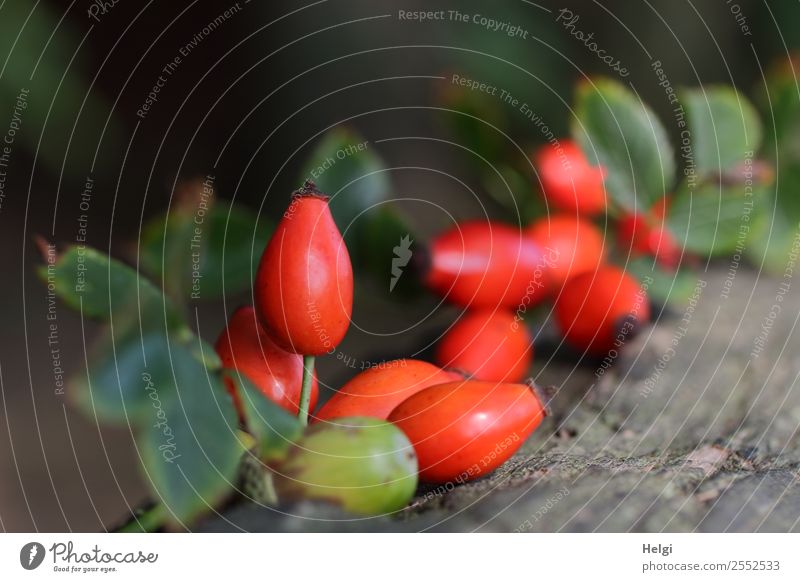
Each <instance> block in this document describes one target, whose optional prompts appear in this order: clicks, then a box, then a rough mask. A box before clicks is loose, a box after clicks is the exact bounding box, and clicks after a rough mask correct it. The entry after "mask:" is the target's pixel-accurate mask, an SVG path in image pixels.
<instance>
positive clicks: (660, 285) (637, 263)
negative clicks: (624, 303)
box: [625, 257, 706, 307]
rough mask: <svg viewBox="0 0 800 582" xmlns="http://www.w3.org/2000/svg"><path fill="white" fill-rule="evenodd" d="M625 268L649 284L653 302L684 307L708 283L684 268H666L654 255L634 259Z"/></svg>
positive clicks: (648, 292)
mask: <svg viewBox="0 0 800 582" xmlns="http://www.w3.org/2000/svg"><path fill="white" fill-rule="evenodd" d="M625 270H626V271H628V272H629V273H630V274H631V275H633V276H634V277H637V278H638V279H639V281H641V282H642V285H643V286H644V285H646V286H647V296H648V297H649V298H650V299H651V300H652V301H653V302H655V303H660V304H670V305H673V306H675V307H683V306H684V305H685V304H686V302H687V301H688V300H689V299H690V298H691V297H692V296H693V295H696V294H699V293H701V292H702V289H703V288H704V287H705V285H706V283H705V281H702V280H700V279H698V278H697V276H696V274H695V273H693V272H691V271H689V270H687V269H684V268H680V269H678V270H676V271H670V270H667V269H664V268H663V267H661V266H659V265H658V264H657V263H656V262H655V260H654V259H653V258H652V257H639V258H636V259H633V260H631V261H629V262H628V263H626V265H625Z"/></svg>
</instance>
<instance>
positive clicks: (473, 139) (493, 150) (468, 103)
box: [438, 77, 510, 165]
mask: <svg viewBox="0 0 800 582" xmlns="http://www.w3.org/2000/svg"><path fill="white" fill-rule="evenodd" d="M451 78H452V77H449V78H448V80H447V81H448V84H447V85H446V86H445V87H444V88H443V90H442V91H440V92H439V95H438V101H439V102H440V103H441V105H442V107H444V108H446V109H447V110H448V113H446V114H445V116H444V118H445V120H446V122H447V125H448V127H449V128H450V130H451V131H452V132H453V134H454V137H455V139H454V141H455V142H456V143H457V144H458V145H460V146H461V147H463V148H465V151H464V152H463V155H464V159H465V160H467V163H469V164H471V165H475V164H481V165H482V164H484V162H483V161H482V160H481V159H480V158H483V159H484V160H486V163H489V164H492V165H494V164H498V163H502V162H503V161H504V160H507V159H508V149H509V145H510V144H509V143H508V140H507V138H506V137H505V136H504V135H503V133H507V132H508V117H507V115H506V114H505V112H504V110H503V108H502V107H501V104H500V101H499V100H498V98H497V97H492V96H489V95H486V94H485V93H481V92H479V91H472V90H469V89H467V88H465V87H461V86H459V85H456V84H452V83H451V82H450V80H451Z"/></svg>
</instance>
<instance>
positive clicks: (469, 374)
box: [445, 367, 475, 380]
mask: <svg viewBox="0 0 800 582" xmlns="http://www.w3.org/2000/svg"><path fill="white" fill-rule="evenodd" d="M445 371H447V372H451V373H453V374H458V375H459V376H461V377H462V378H464V380H473V379H474V378H475V375H474V374H472V372H468V371H467V370H465V369H464V368H451V367H446V368H445Z"/></svg>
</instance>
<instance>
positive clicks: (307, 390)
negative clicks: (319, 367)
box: [297, 356, 314, 426]
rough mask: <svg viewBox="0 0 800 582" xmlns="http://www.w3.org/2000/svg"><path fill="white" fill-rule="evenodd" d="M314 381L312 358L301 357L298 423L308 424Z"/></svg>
mask: <svg viewBox="0 0 800 582" xmlns="http://www.w3.org/2000/svg"><path fill="white" fill-rule="evenodd" d="M313 380H314V356H303V386H302V388H301V389H300V412H299V413H298V414H297V417H298V418H299V419H300V423H301V424H302V425H303V426H305V425H307V424H308V405H309V404H310V403H311V384H312V382H313Z"/></svg>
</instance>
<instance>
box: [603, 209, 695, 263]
mask: <svg viewBox="0 0 800 582" xmlns="http://www.w3.org/2000/svg"><path fill="white" fill-rule="evenodd" d="M617 242H618V244H619V246H620V250H621V251H622V252H623V253H626V252H628V251H629V252H630V254H631V255H632V256H637V255H649V256H653V257H655V258H656V261H658V263H659V264H660V265H662V266H664V267H669V268H675V267H677V266H678V264H679V263H680V260H681V248H680V246H679V245H678V243H677V241H676V240H675V237H673V236H672V233H671V232H669V230H668V229H667V227H666V226H665V224H664V221H663V217H658V216H657V215H656V214H655V213H654V212H651V213H649V214H626V215H624V216H622V217H621V218H620V220H619V222H618V223H617Z"/></svg>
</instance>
